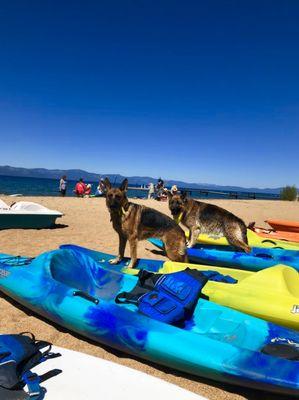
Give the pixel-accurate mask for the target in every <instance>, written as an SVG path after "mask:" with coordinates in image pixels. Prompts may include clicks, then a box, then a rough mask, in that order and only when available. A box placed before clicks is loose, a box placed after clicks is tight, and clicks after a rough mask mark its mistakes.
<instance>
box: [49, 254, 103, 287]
mask: <svg viewBox="0 0 299 400" xmlns="http://www.w3.org/2000/svg"><path fill="white" fill-rule="evenodd" d="M87 261H88V262H87ZM91 262H93V263H95V262H94V261H93V260H92V259H90V258H89V257H86V256H84V257H83V256H81V257H80V256H77V254H76V253H74V252H72V251H70V250H59V251H56V252H53V254H52V255H51V260H50V272H51V275H52V277H53V278H54V279H55V280H56V281H58V282H60V283H63V284H65V285H66V286H69V287H71V288H74V289H77V290H82V291H83V292H86V293H88V294H90V295H94V294H95V292H96V285H95V281H94V279H93V273H92V270H93V269H92V268H91V265H90V264H91Z"/></svg>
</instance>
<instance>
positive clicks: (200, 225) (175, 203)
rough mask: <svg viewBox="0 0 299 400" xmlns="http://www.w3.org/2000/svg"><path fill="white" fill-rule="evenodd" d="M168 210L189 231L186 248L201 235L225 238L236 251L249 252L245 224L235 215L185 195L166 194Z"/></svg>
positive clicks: (191, 245)
mask: <svg viewBox="0 0 299 400" xmlns="http://www.w3.org/2000/svg"><path fill="white" fill-rule="evenodd" d="M168 198H169V203H168V206H169V209H170V211H171V214H172V216H173V218H174V220H175V221H176V222H177V223H178V224H179V223H180V222H181V223H182V224H183V225H185V226H186V227H187V228H188V229H189V242H188V247H193V246H194V245H195V243H196V240H197V237H198V235H199V234H201V233H207V234H209V235H213V236H225V237H226V239H227V241H228V243H229V244H231V245H232V246H234V247H236V248H237V249H238V250H242V251H245V252H246V253H249V252H250V247H249V246H248V240H247V229H246V225H245V223H244V222H243V221H242V220H241V219H240V218H238V217H237V216H236V215H234V214H232V213H231V212H229V211H227V210H225V209H224V208H221V207H218V206H215V205H213V204H208V203H203V202H201V201H196V200H193V199H191V198H188V197H187V194H186V193H182V194H175V195H172V194H171V193H170V192H168Z"/></svg>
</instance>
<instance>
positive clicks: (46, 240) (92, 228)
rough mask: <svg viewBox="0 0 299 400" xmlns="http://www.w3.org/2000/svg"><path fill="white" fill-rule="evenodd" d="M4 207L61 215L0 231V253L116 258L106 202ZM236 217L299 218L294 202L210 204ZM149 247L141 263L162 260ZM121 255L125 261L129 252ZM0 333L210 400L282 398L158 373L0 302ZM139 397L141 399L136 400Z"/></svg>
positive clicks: (48, 201)
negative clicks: (89, 253)
mask: <svg viewBox="0 0 299 400" xmlns="http://www.w3.org/2000/svg"><path fill="white" fill-rule="evenodd" d="M1 199H2V200H4V201H5V202H6V203H7V204H11V203H12V202H13V201H15V200H18V201H20V200H24V201H34V202H37V203H40V204H42V205H44V206H46V207H48V208H51V209H56V210H59V211H61V212H63V213H64V216H63V217H62V218H60V219H58V220H57V223H58V225H57V227H56V228H55V229H43V230H33V229H29V230H22V229H11V230H4V231H0V252H2V253H9V254H14V255H25V256H37V255H38V254H40V253H41V252H44V251H47V250H51V249H55V248H57V247H58V246H59V245H61V244H63V243H74V244H78V245H81V246H85V247H89V248H93V249H96V250H100V251H103V252H107V253H111V254H116V253H117V247H118V237H117V234H116V232H115V231H114V230H113V228H112V225H111V223H110V218H109V213H108V211H107V209H106V206H105V200H104V199H99V198H91V199H89V198H86V199H78V198H68V197H66V198H60V197H22V198H18V199H16V198H11V197H6V196H1ZM133 201H135V202H136V203H140V204H146V205H148V206H151V207H154V208H156V209H158V210H160V211H162V212H165V213H167V214H169V212H168V207H167V203H160V202H157V201H155V200H133ZM210 202H211V203H214V204H217V205H220V206H222V207H224V208H226V209H228V210H230V211H231V212H233V213H235V214H236V215H238V216H239V217H241V218H243V219H244V221H245V222H246V223H249V222H252V221H255V222H256V223H257V225H259V226H266V225H265V223H264V220H265V219H267V218H281V219H295V220H298V219H299V202H282V201H264V200H214V201H213V200H211V201H210ZM151 250H153V246H152V245H150V244H148V243H147V242H140V243H139V246H138V256H139V257H143V258H160V259H161V258H165V257H162V256H160V255H156V254H154V253H152V252H151ZM126 255H127V256H129V253H128V251H126ZM0 306H1V323H0V332H1V333H18V332H21V331H31V332H33V333H34V334H35V335H36V337H37V338H39V339H44V340H49V341H51V342H52V343H54V344H56V345H57V346H62V347H66V348H69V349H73V350H78V351H82V352H84V353H87V354H92V355H94V356H98V357H101V358H104V359H107V360H110V361H114V362H116V363H119V364H123V365H126V366H129V367H131V368H135V369H137V370H141V371H143V372H146V373H148V374H150V375H153V376H156V377H159V378H161V379H164V380H166V381H169V382H171V383H174V384H176V385H178V386H181V387H183V388H185V389H188V390H190V391H193V392H195V393H198V394H201V395H204V396H206V397H207V398H208V399H211V400H216V399H217V400H224V399H234V400H237V399H282V397H281V396H274V395H266V394H265V393H259V392H257V391H249V390H246V389H242V388H238V387H236V386H230V385H224V384H223V385H222V384H217V383H215V382H211V381H207V380H204V379H200V378H194V377H188V376H187V375H185V374H182V373H180V372H177V371H172V370H170V369H167V368H162V367H159V366H156V365H152V364H149V363H147V362H144V361H142V360H141V361H139V360H136V359H133V358H131V357H130V356H128V355H126V354H122V353H119V352H116V351H114V350H113V349H110V348H107V347H104V346H101V345H99V344H95V343H91V342H89V341H87V340H85V339H83V338H81V337H79V336H77V335H75V334H72V333H71V332H70V331H66V330H64V329H63V328H60V327H58V326H54V325H53V324H51V322H47V321H45V320H41V319H40V318H39V317H38V316H36V315H34V314H33V313H31V312H28V311H26V310H25V309H24V308H22V307H20V306H18V305H17V304H15V303H12V302H11V301H9V300H8V299H6V298H3V297H0ZM141 398H142V396H141Z"/></svg>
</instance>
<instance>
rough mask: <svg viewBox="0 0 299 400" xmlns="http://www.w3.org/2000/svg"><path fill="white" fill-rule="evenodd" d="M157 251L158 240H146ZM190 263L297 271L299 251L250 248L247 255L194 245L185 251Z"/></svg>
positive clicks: (160, 244)
mask: <svg viewBox="0 0 299 400" xmlns="http://www.w3.org/2000/svg"><path fill="white" fill-rule="evenodd" d="M148 241H149V242H150V243H152V244H153V245H154V246H156V247H158V248H159V249H162V250H163V249H164V243H163V242H162V240H160V239H156V238H152V239H148ZM187 255H188V258H189V261H190V262H194V263H197V264H207V265H217V266H220V267H229V268H239V269H246V270H249V271H259V270H261V269H265V268H269V267H273V266H274V265H277V264H284V265H289V266H291V267H293V268H295V269H297V270H298V271H299V251H294V250H284V249H270V248H262V247H252V248H251V252H250V253H249V254H246V253H243V252H240V251H234V249H233V247H231V246H220V245H219V246H217V245H215V246H213V245H207V244H199V243H198V244H196V245H195V246H194V247H192V248H190V249H187Z"/></svg>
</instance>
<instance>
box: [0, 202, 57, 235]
mask: <svg viewBox="0 0 299 400" xmlns="http://www.w3.org/2000/svg"><path fill="white" fill-rule="evenodd" d="M62 215H63V214H62V213H61V212H59V211H56V210H50V209H49V208H46V207H44V206H42V205H40V204H37V203H33V202H30V201H18V202H17V203H13V204H12V205H11V206H8V205H7V204H6V203H5V202H4V201H3V200H1V199H0V230H1V229H10V228H19V229H41V228H51V227H53V226H54V225H55V221H56V218H60V217H62Z"/></svg>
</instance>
